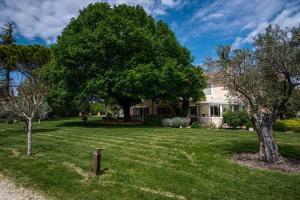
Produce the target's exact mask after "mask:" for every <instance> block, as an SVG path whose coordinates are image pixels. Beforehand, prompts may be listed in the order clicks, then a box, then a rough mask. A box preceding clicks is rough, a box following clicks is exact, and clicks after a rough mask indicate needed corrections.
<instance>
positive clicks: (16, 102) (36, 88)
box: [2, 74, 49, 155]
mask: <svg viewBox="0 0 300 200" xmlns="http://www.w3.org/2000/svg"><path fill="white" fill-rule="evenodd" d="M47 92H48V85H46V84H44V83H43V82H42V81H41V80H40V79H39V78H38V76H37V75H35V74H31V75H30V77H28V78H27V79H26V80H25V81H23V82H22V83H21V84H20V85H19V86H18V87H17V92H16V94H15V95H9V96H7V97H6V98H5V99H4V101H3V102H2V108H4V109H5V110H6V111H7V112H11V113H13V114H14V115H16V116H18V117H20V118H22V119H24V120H25V121H26V125H27V155H32V122H33V121H32V120H33V118H34V117H36V116H38V117H40V116H45V114H47V113H48V111H49V109H48V108H47V109H45V97H46V95H47Z"/></svg>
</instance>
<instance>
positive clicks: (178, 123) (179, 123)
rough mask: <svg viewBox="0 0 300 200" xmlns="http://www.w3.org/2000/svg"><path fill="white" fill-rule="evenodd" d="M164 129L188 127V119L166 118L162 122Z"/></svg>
mask: <svg viewBox="0 0 300 200" xmlns="http://www.w3.org/2000/svg"><path fill="white" fill-rule="evenodd" d="M161 124H162V126H163V127H174V128H179V127H186V126H187V119H186V118H185V117H174V118H165V119H163V120H162V122H161Z"/></svg>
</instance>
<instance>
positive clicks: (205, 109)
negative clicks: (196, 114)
mask: <svg viewBox="0 0 300 200" xmlns="http://www.w3.org/2000/svg"><path fill="white" fill-rule="evenodd" d="M208 113H209V106H206V105H201V106H200V116H201V117H208Z"/></svg>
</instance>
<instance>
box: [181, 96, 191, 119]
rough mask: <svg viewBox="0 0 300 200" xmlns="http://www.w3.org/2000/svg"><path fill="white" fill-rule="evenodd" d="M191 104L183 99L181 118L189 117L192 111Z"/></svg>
mask: <svg viewBox="0 0 300 200" xmlns="http://www.w3.org/2000/svg"><path fill="white" fill-rule="evenodd" d="M189 106H190V102H189V100H188V99H183V101H182V107H181V108H182V110H181V116H185V117H187V116H188V114H189V109H190V107H189Z"/></svg>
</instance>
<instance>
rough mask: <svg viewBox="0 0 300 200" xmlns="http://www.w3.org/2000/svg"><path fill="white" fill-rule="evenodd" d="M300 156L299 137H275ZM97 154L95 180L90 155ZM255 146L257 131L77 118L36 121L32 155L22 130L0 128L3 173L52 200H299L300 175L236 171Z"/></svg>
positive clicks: (287, 153)
mask: <svg viewBox="0 0 300 200" xmlns="http://www.w3.org/2000/svg"><path fill="white" fill-rule="evenodd" d="M276 139H277V141H278V144H279V149H280V152H281V153H282V154H283V155H284V156H287V157H293V158H297V159H300V134H299V133H276ZM94 147H100V148H101V149H103V151H102V157H103V160H102V168H103V169H104V173H103V174H102V175H101V176H100V177H93V176H92V152H93V148H94ZM257 149H258V144H257V136H256V134H255V133H254V132H247V131H232V130H217V129H216V130H213V129H171V128H153V127H143V126H103V125H100V124H99V122H98V121H96V120H94V121H89V122H88V123H83V122H81V121H80V120H79V119H77V118H76V119H65V120H59V121H44V122H42V123H41V124H37V123H35V124H34V133H33V152H34V155H33V156H32V157H27V156H26V155H25V153H26V134H25V133H24V131H23V130H22V126H21V125H6V124H3V123H1V124H0V173H2V174H4V175H5V176H7V177H10V178H11V179H13V180H15V181H16V182H17V183H20V184H22V185H23V186H25V187H30V188H31V189H35V190H38V191H41V192H42V193H44V194H45V195H47V196H49V197H52V198H54V199H131V200H132V199H182V200H183V199H300V189H299V188H300V175H299V174H288V173H282V172H273V171H267V170H259V169H252V168H248V167H243V166H239V165H238V164H236V163H234V162H232V161H231V155H232V154H233V153H235V152H242V151H247V152H255V151H256V150H257Z"/></svg>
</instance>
